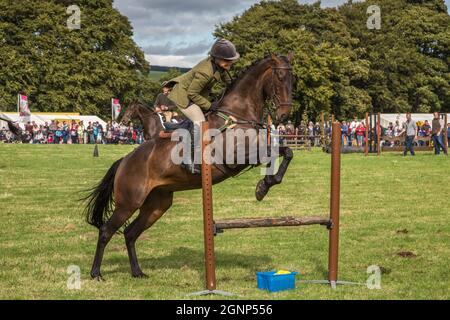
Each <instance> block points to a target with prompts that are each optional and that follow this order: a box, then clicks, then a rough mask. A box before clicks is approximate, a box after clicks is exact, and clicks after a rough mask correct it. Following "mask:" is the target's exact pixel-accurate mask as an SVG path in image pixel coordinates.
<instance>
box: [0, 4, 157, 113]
mask: <svg viewBox="0 0 450 320" xmlns="http://www.w3.org/2000/svg"><path fill="white" fill-rule="evenodd" d="M72 4H73V1H61V0H60V1H57V0H48V1H41V0H27V1H24V0H19V1H18V0H0V42H1V46H0V65H1V68H2V69H1V73H0V108H1V109H3V110H5V109H6V110H10V111H14V110H15V108H16V99H17V98H16V95H17V93H19V92H23V93H25V94H27V95H28V96H29V101H30V106H31V110H32V111H53V112H61V111H64V112H81V113H84V114H96V115H102V116H104V117H107V116H108V115H109V114H110V108H111V107H110V101H111V97H116V98H119V99H120V100H121V101H122V102H124V103H128V102H130V101H131V100H134V99H137V98H139V97H141V99H143V100H148V101H151V100H153V93H152V89H153V92H154V91H155V86H156V84H155V83H152V82H151V81H150V80H149V79H148V72H149V70H150V66H149V63H148V62H147V61H146V60H145V58H144V53H143V52H142V51H141V50H140V49H139V48H138V47H137V46H136V44H135V43H134V41H133V40H132V32H133V30H132V27H131V25H130V22H129V20H128V18H127V17H124V16H122V15H121V14H120V13H119V12H118V11H117V10H116V9H114V8H113V7H112V0H81V1H76V4H77V5H78V6H79V8H80V11H81V16H80V18H81V24H80V29H74V30H70V29H69V28H68V27H67V20H68V19H69V17H70V13H69V14H68V13H67V12H66V10H67V8H68V7H69V6H70V5H72Z"/></svg>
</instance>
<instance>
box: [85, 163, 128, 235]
mask: <svg viewBox="0 0 450 320" xmlns="http://www.w3.org/2000/svg"><path fill="white" fill-rule="evenodd" d="M122 160H123V158H120V159H119V160H117V161H116V162H114V163H113V165H112V166H111V168H109V170H108V172H107V173H106V175H105V176H104V177H103V179H102V180H101V181H100V183H99V184H98V185H96V186H95V187H93V188H92V189H90V190H88V191H90V193H89V194H88V195H87V196H86V197H85V198H83V199H81V200H82V201H88V203H87V205H86V208H85V209H84V214H85V215H86V222H87V223H89V224H90V225H93V226H95V227H97V228H98V229H100V227H101V226H103V225H104V224H105V222H106V221H107V220H108V219H109V217H110V216H111V213H112V211H113V205H114V199H113V193H114V177H115V176H116V171H117V168H118V167H119V164H120V162H122Z"/></svg>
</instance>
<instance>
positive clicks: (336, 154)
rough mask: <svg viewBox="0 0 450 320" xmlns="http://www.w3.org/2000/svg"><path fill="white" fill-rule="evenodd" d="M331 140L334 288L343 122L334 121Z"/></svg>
mask: <svg viewBox="0 0 450 320" xmlns="http://www.w3.org/2000/svg"><path fill="white" fill-rule="evenodd" d="M332 131H333V134H332V140H331V196H330V220H331V228H330V233H329V251H328V281H329V282H330V285H331V287H332V288H335V287H336V283H337V279H338V257H339V208H340V184H341V143H340V142H341V139H340V133H341V124H340V123H339V122H334V123H333V130H332Z"/></svg>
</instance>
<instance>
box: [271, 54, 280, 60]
mask: <svg viewBox="0 0 450 320" xmlns="http://www.w3.org/2000/svg"><path fill="white" fill-rule="evenodd" d="M270 57H271V58H272V60H273V61H275V62H277V61H278V57H277V55H276V54H275V53H270Z"/></svg>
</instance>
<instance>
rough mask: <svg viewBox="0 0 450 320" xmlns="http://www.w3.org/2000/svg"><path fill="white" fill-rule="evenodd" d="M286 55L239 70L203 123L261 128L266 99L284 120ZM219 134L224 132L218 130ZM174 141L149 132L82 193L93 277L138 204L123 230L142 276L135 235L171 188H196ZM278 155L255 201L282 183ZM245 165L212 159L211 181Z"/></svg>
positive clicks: (288, 94) (285, 153) (136, 273)
mask: <svg viewBox="0 0 450 320" xmlns="http://www.w3.org/2000/svg"><path fill="white" fill-rule="evenodd" d="M292 59H293V56H292V54H288V55H287V56H279V55H275V54H271V55H269V56H266V57H265V58H263V59H261V60H258V61H255V62H254V63H253V64H252V65H251V66H249V67H248V68H247V69H245V71H243V72H241V74H240V75H239V76H238V78H237V79H236V80H234V81H233V83H232V84H231V86H229V87H228V88H227V90H226V91H225V92H224V95H223V96H222V98H221V99H220V101H219V102H218V109H217V110H215V111H212V112H210V113H209V114H207V121H208V122H209V127H210V128H220V127H221V126H223V125H224V123H225V122H226V121H225V120H224V118H223V117H222V116H221V115H223V114H226V115H229V116H233V117H234V119H236V123H235V124H236V127H235V128H242V130H243V129H246V130H249V129H252V130H254V129H260V128H264V127H266V125H267V124H266V123H265V122H264V111H265V103H266V102H267V101H269V100H270V101H272V102H273V106H274V108H273V110H272V111H273V113H274V118H275V119H274V120H275V121H276V122H282V121H284V120H286V118H287V117H288V115H289V113H290V111H291V108H292V86H293V80H294V79H293V75H292V66H291V62H292ZM219 113H221V114H219ZM221 134H222V136H225V135H224V134H223V132H222V133H221ZM266 138H267V137H266ZM252 143H257V141H252ZM176 145H177V142H176V141H172V140H169V139H163V138H161V137H159V136H158V135H155V136H154V137H153V138H152V139H150V140H148V141H146V142H144V143H143V144H142V145H140V146H139V147H138V148H136V149H134V150H133V151H132V152H131V153H129V154H128V155H127V156H125V157H124V158H121V159H119V160H117V161H116V162H114V163H113V164H112V166H111V167H110V168H109V170H108V171H107V173H106V175H105V176H104V177H103V179H102V180H101V181H100V182H99V183H98V185H96V186H95V187H93V188H92V189H91V191H90V193H89V195H88V196H87V197H86V198H85V200H86V201H87V204H86V208H85V216H86V220H87V222H88V223H89V224H91V225H93V226H95V227H96V228H98V229H99V235H98V241H97V247H96V251H95V255H94V261H93V265H92V269H91V272H90V275H91V277H92V278H93V279H94V280H98V281H101V280H103V277H102V274H101V272H100V267H101V263H102V259H103V254H104V250H105V247H106V245H107V244H108V242H109V241H110V239H111V237H112V236H113V235H114V234H115V233H117V232H118V231H119V230H120V228H121V227H122V226H123V225H124V224H126V222H127V221H128V220H129V219H130V218H131V217H132V216H133V214H134V212H135V211H137V210H138V209H139V214H138V216H137V217H136V218H135V219H134V220H133V221H132V222H131V223H130V224H127V226H126V227H125V228H124V230H123V234H124V238H125V244H126V247H127V252H128V257H129V260H130V266H131V275H132V276H133V277H136V278H141V277H147V275H146V274H145V273H144V272H143V271H142V270H141V268H140V266H139V263H138V259H137V254H136V248H135V243H136V240H137V239H138V237H139V236H140V235H141V234H142V232H144V231H145V230H146V229H148V228H150V227H151V226H152V225H153V224H154V223H155V222H156V221H157V220H158V219H159V218H161V216H162V215H163V214H164V213H165V212H166V211H167V210H168V209H169V208H170V207H171V205H172V201H173V194H174V192H177V191H182V190H190V189H199V188H201V176H200V175H198V174H192V173H190V172H188V171H187V170H185V169H183V168H181V166H180V165H178V164H175V163H174V162H173V161H172V160H171V158H170V156H168V155H169V154H170V153H171V151H172V149H173V148H174V147H176ZM279 155H280V156H282V157H283V160H282V162H281V164H280V165H279V168H278V171H277V173H276V174H274V175H266V176H265V177H264V178H263V179H261V180H260V181H259V182H258V184H257V186H256V191H255V195H256V198H257V200H262V199H263V198H264V196H265V195H266V194H267V192H268V191H269V189H270V188H271V187H272V186H274V185H276V184H279V183H281V182H282V179H283V176H284V174H285V172H286V170H287V168H288V165H289V162H290V161H291V159H292V158H293V153H292V150H291V149H289V148H288V147H280V148H279ZM249 166H250V165H249V164H248V163H245V164H233V165H232V166H228V165H220V164H214V165H213V166H212V180H213V183H214V184H216V183H219V182H222V181H223V180H225V179H227V178H229V177H231V176H235V175H236V174H238V173H239V172H242V171H243V170H244V169H245V168H248V167H249ZM113 205H114V206H113Z"/></svg>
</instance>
